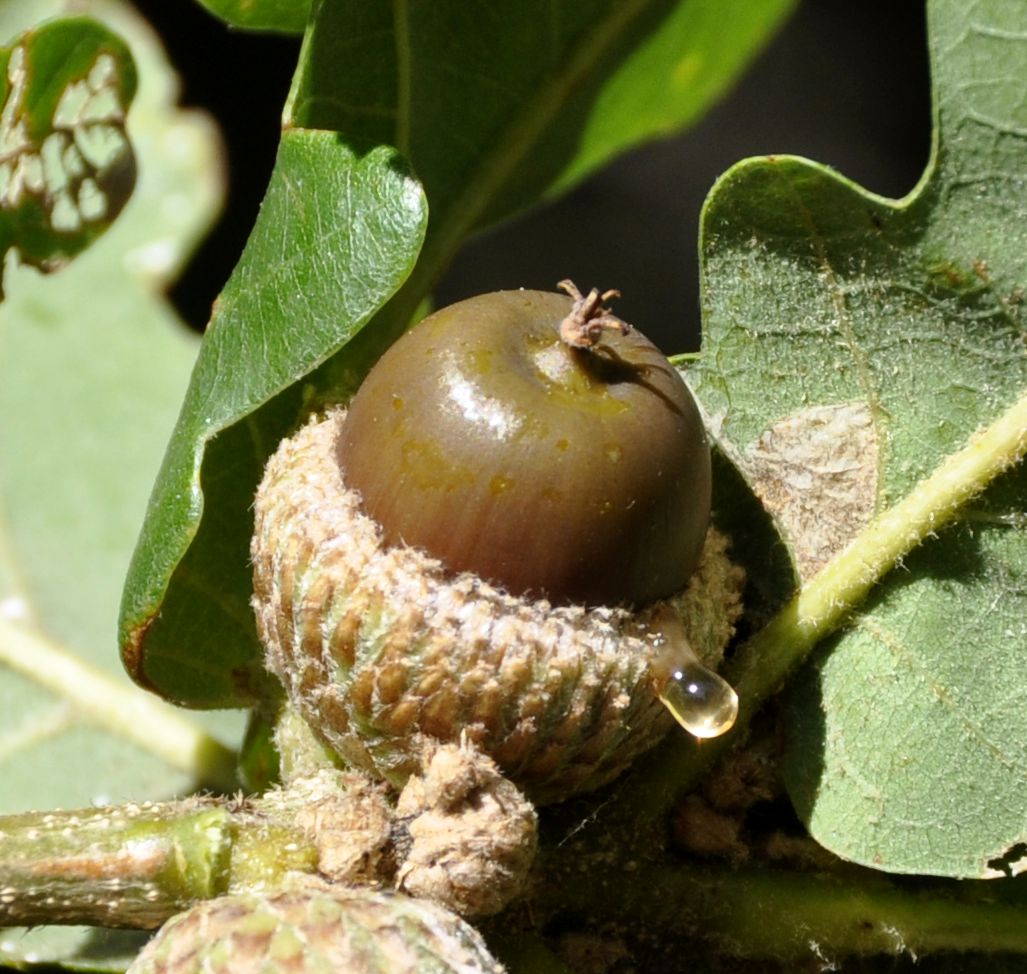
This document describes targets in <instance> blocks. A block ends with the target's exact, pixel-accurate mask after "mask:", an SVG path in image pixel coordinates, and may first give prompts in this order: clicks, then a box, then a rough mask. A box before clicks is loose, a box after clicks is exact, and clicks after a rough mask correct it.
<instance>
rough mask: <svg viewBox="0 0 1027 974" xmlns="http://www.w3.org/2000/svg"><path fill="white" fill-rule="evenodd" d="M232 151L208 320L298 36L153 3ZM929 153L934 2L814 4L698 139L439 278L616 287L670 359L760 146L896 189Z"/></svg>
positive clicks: (693, 328) (184, 307)
mask: <svg viewBox="0 0 1027 974" xmlns="http://www.w3.org/2000/svg"><path fill="white" fill-rule="evenodd" d="M138 5H139V7H140V8H141V9H142V11H143V13H144V14H145V15H146V16H147V17H148V18H149V19H150V21H151V23H153V25H154V26H155V27H156V29H157V30H158V31H159V33H160V34H161V36H162V37H163V39H164V43H165V44H166V46H167V48H168V51H169V54H170V57H171V60H172V62H173V63H174V64H175V65H176V67H177V68H178V70H179V71H180V72H181V74H182V79H183V99H182V100H183V103H184V104H186V105H191V106H200V107H203V108H206V109H207V110H209V111H210V112H211V113H212V114H213V115H214V116H215V117H216V118H217V120H218V122H219V124H220V125H221V128H222V131H223V133H224V137H225V139H226V142H227V148H228V166H229V184H230V192H229V198H228V205H227V209H226V211H225V213H224V215H223V216H222V218H221V220H220V222H219V223H218V225H217V227H216V228H215V230H214V232H213V233H212V234H211V236H210V237H209V238H208V240H207V241H206V243H205V244H204V245H203V247H202V248H201V249H200V251H199V252H198V253H197V254H196V256H195V258H194V259H193V261H192V263H191V265H190V267H189V269H188V270H187V272H186V274H185V275H184V277H183V278H182V279H181V281H180V282H179V283H178V285H177V286H176V287H175V289H174V291H173V293H172V298H173V300H174V301H175V303H176V305H177V306H178V308H179V310H180V311H181V312H182V314H183V316H184V317H185V318H186V319H187V320H188V321H189V322H190V323H191V324H193V325H194V326H195V327H197V328H202V327H203V325H204V324H205V323H206V321H207V318H208V315H209V311H210V306H211V303H212V302H213V300H214V298H215V296H216V295H217V293H218V291H219V290H220V289H221V287H222V286H223V284H224V282H225V280H226V279H227V278H228V275H229V274H230V273H231V271H232V268H233V266H234V265H235V262H236V260H237V259H238V256H239V254H240V252H241V251H242V248H243V245H244V244H245V242H246V237H247V235H248V233H249V230H250V227H251V226H252V224H253V220H254V218H255V216H256V212H257V208H258V206H259V204H260V200H261V198H262V196H263V193H264V189H265V187H266V185H267V181H268V177H269V175H270V172H271V167H272V165H273V162H274V154H275V148H276V144H277V141H278V130H279V118H280V114H281V106H282V104H283V103H284V101H285V96H286V93H287V91H288V87H289V79H290V75H291V72H292V67H293V65H294V63H295V59H296V54H297V51H298V46H299V45H298V42H297V41H296V40H295V39H289V38H281V37H275V36H271V35H262V34H250V33H244V32H240V31H233V30H229V29H228V28H226V27H225V26H224V25H223V24H222V23H221V22H220V21H218V20H216V19H215V18H213V17H212V16H210V15H209V14H207V13H206V12H205V11H204V10H203V8H202V7H200V6H199V4H198V3H193V2H191V0H175V2H168V0H141V2H139V4H138ZM929 146H930V98H929V80H928V67H927V54H926V30H925V23H924V6H923V3H922V2H921V0H861V2H859V3H853V2H852V0H804V2H802V3H800V5H799V8H798V10H797V11H796V13H795V15H794V16H793V17H792V19H791V20H790V21H789V23H788V24H787V25H786V26H785V28H784V29H783V30H782V31H781V32H780V33H779V34H778V35H777V36H776V37H775V38H774V39H773V40H772V41H771V43H770V44H769V45H768V46H767V48H766V49H765V50H764V51H763V53H762V54H761V55H760V56H759V57H758V58H757V60H756V61H755V62H754V63H753V65H752V66H751V68H750V70H749V71H748V72H747V73H746V74H745V75H744V76H743V77H742V78H741V80H740V81H739V82H738V84H737V85H736V86H735V88H734V90H733V91H732V92H731V93H729V94H728V95H727V97H725V98H724V99H723V100H722V101H721V102H720V103H719V104H718V105H717V106H716V107H715V108H714V109H713V111H712V112H710V113H709V114H708V115H707V116H706V117H705V118H704V119H703V120H702V121H701V122H700V123H699V124H698V125H697V126H695V127H694V128H692V129H690V130H689V131H688V132H686V133H685V134H683V135H681V136H678V137H676V138H673V139H669V140H666V141H662V142H658V143H654V144H650V145H648V146H645V147H643V148H641V149H638V150H636V151H634V152H632V153H630V154H628V155H626V156H624V157H622V158H620V159H618V160H617V161H615V162H614V163H613V164H612V165H611V166H609V167H608V168H607V169H605V170H604V171H603V172H601V173H599V174H597V175H595V176H594V177H592V178H591V179H589V180H588V181H587V182H585V183H584V184H582V185H580V186H579V187H578V188H577V189H575V190H574V191H573V192H572V193H570V194H569V195H568V196H566V197H564V198H563V199H561V200H559V201H558V202H556V203H555V204H552V205H549V206H547V207H544V208H540V209H537V210H535V211H532V212H531V213H529V214H526V215H525V216H522V217H520V218H519V219H517V220H515V221H513V222H511V223H509V224H506V225H504V226H502V227H501V228H499V229H497V230H495V231H492V232H489V233H487V234H484V235H482V236H481V237H479V238H477V239H475V240H473V241H472V242H470V243H469V244H468V245H467V247H466V248H465V249H464V251H463V252H462V253H461V254H460V255H459V256H458V258H457V260H456V261H455V262H454V265H453V267H452V269H451V270H450V272H449V273H448V274H447V275H446V277H445V279H444V280H443V282H442V283H441V285H440V287H439V290H438V293H437V296H436V297H437V301H438V303H439V304H445V303H448V302H450V301H452V300H456V299H458V298H461V297H466V296H468V295H471V294H475V293H479V292H482V291H489V290H495V289H498V288H511V287H535V288H544V289H552V288H553V287H554V285H555V284H556V282H557V280H559V279H560V278H563V277H571V278H573V279H574V280H575V281H576V282H577V283H578V284H579V285H580V286H581V287H582V288H583V289H584V288H588V287H591V286H594V285H595V286H600V287H604V288H605V287H618V288H620V290H621V291H622V292H623V295H624V296H623V298H622V300H620V301H619V302H618V303H617V310H618V312H619V313H620V314H621V315H622V316H623V317H624V318H626V319H627V320H628V321H631V322H632V323H633V324H636V325H638V326H639V327H640V328H641V329H642V330H643V331H644V332H646V333H647V334H648V335H649V336H650V337H651V338H653V340H654V341H656V342H657V344H660V345H662V346H663V348H664V350H665V351H667V352H678V351H685V350H688V349H693V348H695V347H696V344H697V342H698V337H697V336H698V317H699V315H698V260H697V256H696V240H697V228H698V218H699V210H700V207H701V206H702V201H703V199H704V197H705V196H706V193H707V192H708V190H709V188H710V186H711V185H712V184H713V182H714V180H715V179H716V178H717V176H718V175H720V174H721V173H722V172H724V170H726V169H727V168H728V167H730V166H731V165H732V164H733V163H735V162H737V161H738V160H739V159H743V158H745V157H746V156H751V155H761V154H764V153H793V154H798V155H803V156H807V157H809V158H811V159H815V160H817V161H819V162H823V163H826V164H828V165H831V166H833V167H834V168H836V169H837V170H839V171H840V172H841V173H843V174H844V175H845V176H848V177H849V178H851V179H853V180H855V181H856V182H858V183H861V184H862V185H863V186H865V187H866V188H868V189H870V190H872V191H874V192H876V193H880V194H882V195H885V196H902V195H904V194H905V193H907V192H908V191H909V190H910V189H911V188H912V187H913V185H914V183H915V182H916V180H917V179H918V177H919V176H920V174H921V172H922V171H923V168H924V166H925V164H926V162H927V158H928V152H929Z"/></svg>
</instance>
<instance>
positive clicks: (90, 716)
mask: <svg viewBox="0 0 1027 974" xmlns="http://www.w3.org/2000/svg"><path fill="white" fill-rule="evenodd" d="M0 663H2V664H5V665H6V666H9V667H10V668H11V669H13V670H16V671H18V672H19V673H21V674H23V675H24V676H27V677H28V678H29V679H30V680H33V681H35V682H36V683H38V684H40V685H41V686H43V687H45V688H46V689H48V690H50V691H51V692H52V693H54V694H55V695H56V696H57V697H59V698H60V699H61V700H66V701H68V702H69V703H71V704H72V706H73V707H74V708H75V710H76V712H78V713H79V714H81V715H82V716H83V717H84V718H85V719H87V720H88V721H90V723H93V724H96V725H98V726H100V727H103V728H104V729H105V730H108V731H110V732H111V733H112V734H116V735H117V736H118V737H121V738H125V739H127V740H130V741H132V742H133V743H134V744H136V745H138V746H139V747H141V748H142V749H143V750H145V751H148V752H149V753H151V754H155V755H156V756H157V757H159V758H161V759H162V760H164V761H166V762H167V763H168V764H170V765H171V766H172V767H174V768H178V769H179V770H180V771H184V772H185V773H186V774H188V775H191V776H192V777H193V778H194V779H195V780H196V781H198V782H199V783H200V784H202V785H205V786H206V787H209V788H214V789H216V790H218V791H232V790H234V789H235V788H237V787H238V781H237V779H236V755H235V752H234V751H232V750H230V749H229V748H227V747H225V745H224V744H222V743H221V742H220V741H218V740H216V739H215V738H213V737H211V736H210V735H209V734H207V733H206V732H205V731H203V730H202V729H201V728H199V727H197V726H196V724H194V723H193V722H192V721H190V720H187V719H186V718H184V717H183V716H182V715H181V714H180V713H179V712H178V711H176V710H175V709H174V708H173V707H171V706H169V705H168V704H165V703H164V702H163V701H160V700H158V699H157V698H156V697H153V696H150V695H149V694H147V693H145V692H143V691H141V690H138V689H136V688H135V687H132V686H130V685H129V684H128V683H127V682H120V681H118V680H115V679H114V678H113V677H111V676H108V675H107V674H106V673H103V672H101V671H100V670H98V669H95V668H94V667H92V666H90V665H89V664H88V663H85V662H83V661H82V660H81V659H79V658H77V657H75V656H74V655H72V654H71V653H70V652H68V650H67V649H65V648H64V647H62V646H58V645H55V644H54V643H52V642H50V641H49V640H47V639H46V638H45V637H43V636H42V635H40V634H39V633H38V632H37V631H35V630H34V629H31V628H29V627H27V626H22V625H19V624H17V623H15V622H12V621H10V620H9V619H5V618H4V617H3V616H0Z"/></svg>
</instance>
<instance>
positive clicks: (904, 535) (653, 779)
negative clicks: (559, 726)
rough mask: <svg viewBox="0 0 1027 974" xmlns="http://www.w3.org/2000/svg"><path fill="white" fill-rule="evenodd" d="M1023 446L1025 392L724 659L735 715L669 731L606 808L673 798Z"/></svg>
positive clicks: (652, 810)
mask: <svg viewBox="0 0 1027 974" xmlns="http://www.w3.org/2000/svg"><path fill="white" fill-rule="evenodd" d="M1025 452H1027V395H1025V396H1024V397H1022V398H1021V399H1020V400H1018V401H1017V402H1016V403H1015V404H1014V405H1013V406H1012V407H1011V408H1010V409H1009V410H1007V411H1006V412H1005V413H1003V414H1002V415H1001V416H1000V417H999V418H998V419H996V420H995V421H994V422H993V423H991V425H989V426H987V427H985V428H984V429H982V430H980V431H978V432H977V433H976V434H975V435H974V436H973V437H972V438H971V439H970V441H969V442H968V443H967V445H966V446H965V447H963V449H961V450H959V451H958V452H956V453H953V454H952V455H950V456H949V457H947V458H946V459H945V460H944V461H943V462H942V463H941V464H940V465H939V466H938V468H937V469H936V470H935V471H934V473H932V474H931V475H930V476H929V477H927V478H926V479H925V480H922V481H921V482H920V483H919V484H917V486H916V487H914V488H913V490H912V491H911V492H910V493H909V494H907V495H906V497H904V498H903V499H902V500H901V501H900V502H899V503H898V504H896V505H895V506H894V507H892V508H890V509H888V510H887V511H884V512H882V513H881V514H879V515H878V516H877V517H876V518H874V520H873V521H871V522H870V524H868V525H867V526H866V527H865V528H864V529H863V530H862V531H861V532H860V533H859V534H858V535H857V536H856V537H855V538H854V539H853V540H852V541H851V542H850V544H849V545H848V546H847V547H846V548H845V549H844V550H842V551H841V552H839V553H838V554H837V555H836V556H835V557H834V558H833V559H832V560H831V561H829V562H828V563H827V565H825V566H824V568H823V569H821V571H820V572H818V573H817V574H816V575H815V576H814V577H813V578H812V579H811V580H810V581H809V582H808V583H807V584H806V585H805V586H803V588H802V589H801V590H800V591H799V593H798V594H797V595H796V596H795V597H794V598H793V599H792V600H791V601H790V602H789V603H788V604H787V605H785V606H784V608H783V609H782V610H781V611H780V612H779V613H778V614H777V615H776V616H775V617H774V618H773V619H772V620H771V622H770V623H769V624H768V625H767V626H766V627H765V628H764V629H762V630H760V632H758V633H757V634H756V635H755V636H754V637H753V638H752V639H750V640H749V641H748V642H747V643H746V644H745V645H744V646H742V647H741V648H740V649H739V651H738V652H737V653H736V655H735V656H734V658H733V659H732V660H731V662H730V663H729V665H728V666H727V667H726V672H725V674H724V675H725V677H726V678H727V680H728V682H730V683H731V685H732V686H734V688H735V689H736V690H737V691H738V698H739V706H740V709H739V714H738V719H737V721H736V723H735V726H734V728H733V729H732V730H731V731H730V732H729V733H727V734H725V735H724V736H723V737H719V738H715V739H713V740H708V741H702V742H696V741H694V740H690V739H685V738H684V737H683V736H682V735H678V736H677V737H676V738H674V739H673V740H672V742H671V743H670V744H669V745H668V746H666V747H663V748H661V749H659V751H658V752H656V754H654V755H653V756H652V757H651V758H650V759H649V760H647V761H644V762H642V763H641V764H640V765H639V766H638V767H637V769H636V770H634V771H633V772H632V774H631V776H630V777H629V779H627V781H626V783H625V786H624V787H623V788H622V789H621V792H620V793H621V794H622V795H623V796H624V798H623V799H621V801H620V802H618V806H622V807H619V808H618V809H617V810H616V811H614V812H613V814H615V815H616V814H623V815H624V816H626V817H629V818H631V819H633V820H636V821H637V819H638V818H639V817H640V816H641V817H642V818H643V819H649V820H650V821H655V820H658V819H659V818H661V817H662V815H663V814H664V813H665V812H666V811H667V810H668V809H669V808H670V807H672V806H673V804H674V803H675V802H676V801H677V799H678V797H679V796H680V795H682V794H684V793H685V792H687V791H689V790H691V789H692V788H694V787H695V785H696V783H697V782H698V781H699V779H700V778H701V777H702V776H703V774H704V773H705V772H706V771H707V770H708V769H709V768H710V767H711V766H712V765H713V764H714V763H715V762H716V761H717V760H718V759H719V758H720V757H721V756H722V755H723V754H724V753H725V752H726V751H727V750H728V749H730V748H731V747H733V746H735V745H736V744H738V743H739V742H740V741H741V740H743V739H744V737H745V732H746V730H747V728H748V726H749V723H750V722H751V720H752V718H753V716H754V715H755V714H756V713H757V711H758V710H759V709H760V707H761V706H762V705H763V704H764V703H765V702H766V701H767V700H768V699H769V698H770V697H771V696H772V695H773V694H775V693H777V691H778V690H779V689H780V688H781V687H782V685H783V684H784V682H785V679H786V678H787V676H788V674H789V673H791V672H792V671H793V670H794V669H795V668H796V667H797V666H798V665H799V664H800V663H801V662H802V661H803V660H804V659H805V658H806V656H807V655H808V654H809V652H810V650H812V649H813V647H814V646H815V645H816V644H817V643H818V642H820V640H822V639H824V638H825V637H826V636H828V635H830V634H831V633H832V632H834V631H835V630H836V629H837V628H838V627H839V626H840V625H841V624H842V623H843V622H844V621H845V620H846V619H847V618H848V617H849V615H850V614H851V613H852V611H853V610H854V609H855V608H856V607H857V606H858V605H859V604H860V603H861V602H862V601H863V599H865V598H866V596H867V594H868V593H869V592H870V590H871V589H872V588H873V586H874V585H876V584H877V582H878V581H880V579H881V578H882V577H884V575H885V574H887V572H889V571H890V570H891V569H892V568H893V567H894V566H895V565H896V564H897V563H899V562H900V561H901V559H902V558H903V557H904V556H905V555H907V554H908V553H909V552H910V551H912V550H913V549H914V548H915V547H917V546H918V545H919V544H921V543H922V542H923V541H925V540H927V539H928V538H930V537H932V536H933V535H934V534H935V533H936V532H937V531H939V530H940V529H941V528H942V527H944V525H946V524H947V523H948V522H950V521H951V520H952V519H953V518H955V516H956V515H957V514H958V512H959V510H960V509H961V508H962V506H963V505H964V504H965V503H966V502H967V501H968V500H970V499H971V498H972V497H975V496H976V495H978V494H979V493H981V491H983V490H984V489H985V488H986V487H987V486H988V484H990V483H991V482H992V481H993V480H994V479H995V478H996V477H998V476H999V475H1000V474H1001V473H1003V472H1004V471H1006V470H1008V469H1010V468H1011V467H1012V466H1014V465H1015V464H1016V463H1018V462H1020V460H1022V458H1023V456H1024V453H1025Z"/></svg>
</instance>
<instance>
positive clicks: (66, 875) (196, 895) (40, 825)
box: [0, 798, 318, 929]
mask: <svg viewBox="0 0 1027 974" xmlns="http://www.w3.org/2000/svg"><path fill="white" fill-rule="evenodd" d="M288 818H289V817H288V816H286V815H277V816H276V815H274V814H268V810H267V809H266V808H264V807H262V806H261V805H260V804H259V803H257V802H254V803H242V802H232V803H229V802H226V801H224V800H220V799H200V798H192V799H186V800H184V801H177V802H147V803H145V804H138V805H136V804H129V805H121V806H116V807H109V808H88V809H82V810H79V811H70V812H68V811H58V812H29V813H26V814H21V815H6V816H0V926H32V925H36V924H88V925H93V926H104V927H132V928H139V929H152V928H155V927H158V926H160V925H161V924H162V923H164V921H165V920H167V919H168V918H170V917H172V916H174V914H176V913H179V912H180V911H182V910H184V909H186V908H187V907H188V906H190V905H191V904H193V903H195V902H197V901H199V900H204V899H210V898H211V897H214V896H219V895H221V894H223V893H226V892H230V891H235V890H238V889H243V888H253V887H257V886H261V885H263V884H265V883H274V882H281V880H282V878H283V877H284V876H285V874H286V873H289V872H313V871H315V869H316V867H317V861H318V856H317V850H316V849H315V848H314V846H313V844H312V840H311V838H310V837H309V836H308V835H307V834H306V833H305V832H304V831H303V830H301V829H300V828H298V827H297V826H294V825H292V824H291V823H290V822H289V821H288Z"/></svg>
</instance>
